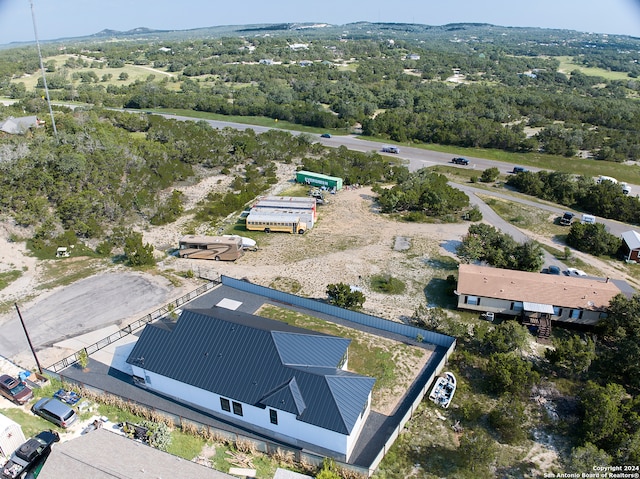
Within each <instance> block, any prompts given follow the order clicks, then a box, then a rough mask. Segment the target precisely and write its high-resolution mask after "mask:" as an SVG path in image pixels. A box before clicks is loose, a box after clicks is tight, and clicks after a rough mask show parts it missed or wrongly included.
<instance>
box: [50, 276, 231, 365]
mask: <svg viewBox="0 0 640 479" xmlns="http://www.w3.org/2000/svg"><path fill="white" fill-rule="evenodd" d="M218 284H220V279H219V278H218V279H217V280H212V279H210V280H209V282H208V283H205V284H204V285H202V286H200V287H198V288H196V289H195V290H193V291H190V292H189V293H187V294H185V295H184V296H181V297H179V298H178V299H176V300H174V301H172V302H170V303H168V304H166V305H164V306H162V307H161V308H158V309H156V310H155V311H153V312H151V313H149V314H147V315H146V316H144V317H142V318H140V319H137V320H135V321H134V322H132V323H130V324H128V325H126V326H125V327H123V328H121V329H119V330H118V331H116V332H115V333H113V334H111V335H109V336H107V337H106V338H102V339H101V340H100V341H98V342H97V343H93V344H90V345H89V346H86V347H84V348H82V349H81V350H79V351H76V352H75V353H73V354H70V355H69V356H67V357H66V358H63V359H62V360H60V361H58V362H57V363H54V364H52V365H51V366H49V367H48V368H47V370H49V371H51V372H54V373H57V372H58V371H61V370H63V369H65V368H67V367H69V366H71V365H72V364H74V363H77V362H78V361H80V359H81V358H82V357H83V356H84V357H87V356H90V355H91V354H93V353H95V352H96V351H99V350H100V349H102V348H105V347H107V346H109V345H110V344H113V343H115V342H116V341H118V340H119V339H121V338H123V337H124V336H128V335H129V334H132V333H134V332H135V331H137V330H138V329H140V328H143V327H144V326H145V325H146V324H149V323H151V322H152V321H155V320H156V319H158V318H162V317H163V316H166V315H168V314H169V313H171V311H173V310H174V309H176V308H178V307H180V306H182V305H183V304H185V303H188V302H189V301H191V300H193V299H195V298H197V297H198V296H200V295H202V294H204V293H206V292H207V291H209V290H210V289H211V288H213V287H214V286H216V285H218Z"/></svg>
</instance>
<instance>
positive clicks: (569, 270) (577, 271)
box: [564, 268, 587, 276]
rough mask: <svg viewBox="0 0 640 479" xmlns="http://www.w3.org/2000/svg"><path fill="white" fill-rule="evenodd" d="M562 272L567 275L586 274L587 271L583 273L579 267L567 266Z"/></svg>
mask: <svg viewBox="0 0 640 479" xmlns="http://www.w3.org/2000/svg"><path fill="white" fill-rule="evenodd" d="M564 274H566V275H567V276H586V275H587V273H585V272H584V271H582V270H581V269H576V268H567V270H566V271H565V272H564Z"/></svg>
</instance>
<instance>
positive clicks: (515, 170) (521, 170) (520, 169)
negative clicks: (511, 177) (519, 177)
mask: <svg viewBox="0 0 640 479" xmlns="http://www.w3.org/2000/svg"><path fill="white" fill-rule="evenodd" d="M527 171H529V170H527V169H526V168H525V167H524V166H514V167H513V173H526V172H527Z"/></svg>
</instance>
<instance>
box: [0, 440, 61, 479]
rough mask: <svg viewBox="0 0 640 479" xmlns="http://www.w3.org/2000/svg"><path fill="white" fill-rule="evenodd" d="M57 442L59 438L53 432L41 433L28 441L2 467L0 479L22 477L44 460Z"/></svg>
mask: <svg viewBox="0 0 640 479" xmlns="http://www.w3.org/2000/svg"><path fill="white" fill-rule="evenodd" d="M59 440H60V436H59V435H58V433H57V432H55V431H42V432H41V433H39V434H38V435H37V436H36V437H33V438H31V439H29V440H28V441H27V442H25V443H24V444H22V445H21V446H20V447H19V448H18V449H16V450H15V452H14V453H13V454H12V455H11V458H10V459H9V462H7V463H6V464H5V465H4V466H3V468H2V478H3V479H15V478H17V477H24V475H25V474H28V473H29V472H30V471H32V470H33V469H35V468H36V467H37V466H39V465H40V464H41V463H42V462H44V460H46V458H47V456H48V455H49V453H50V452H51V445H52V444H53V443H54V442H58V441H59Z"/></svg>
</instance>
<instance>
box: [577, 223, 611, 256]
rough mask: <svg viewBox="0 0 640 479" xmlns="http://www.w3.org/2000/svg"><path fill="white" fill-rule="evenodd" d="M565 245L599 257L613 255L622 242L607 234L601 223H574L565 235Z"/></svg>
mask: <svg viewBox="0 0 640 479" xmlns="http://www.w3.org/2000/svg"><path fill="white" fill-rule="evenodd" d="M567 244H568V245H569V246H571V247H573V248H575V249H577V250H580V251H583V252H585V253H590V254H593V255H596V256H599V255H615V254H616V253H617V252H618V250H619V249H620V246H621V244H622V240H621V239H620V238H618V237H617V236H614V235H612V234H611V233H609V232H608V231H607V230H606V228H605V226H604V224H603V223H594V224H582V223H578V222H575V223H573V224H572V225H571V229H570V230H569V234H568V235H567Z"/></svg>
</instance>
